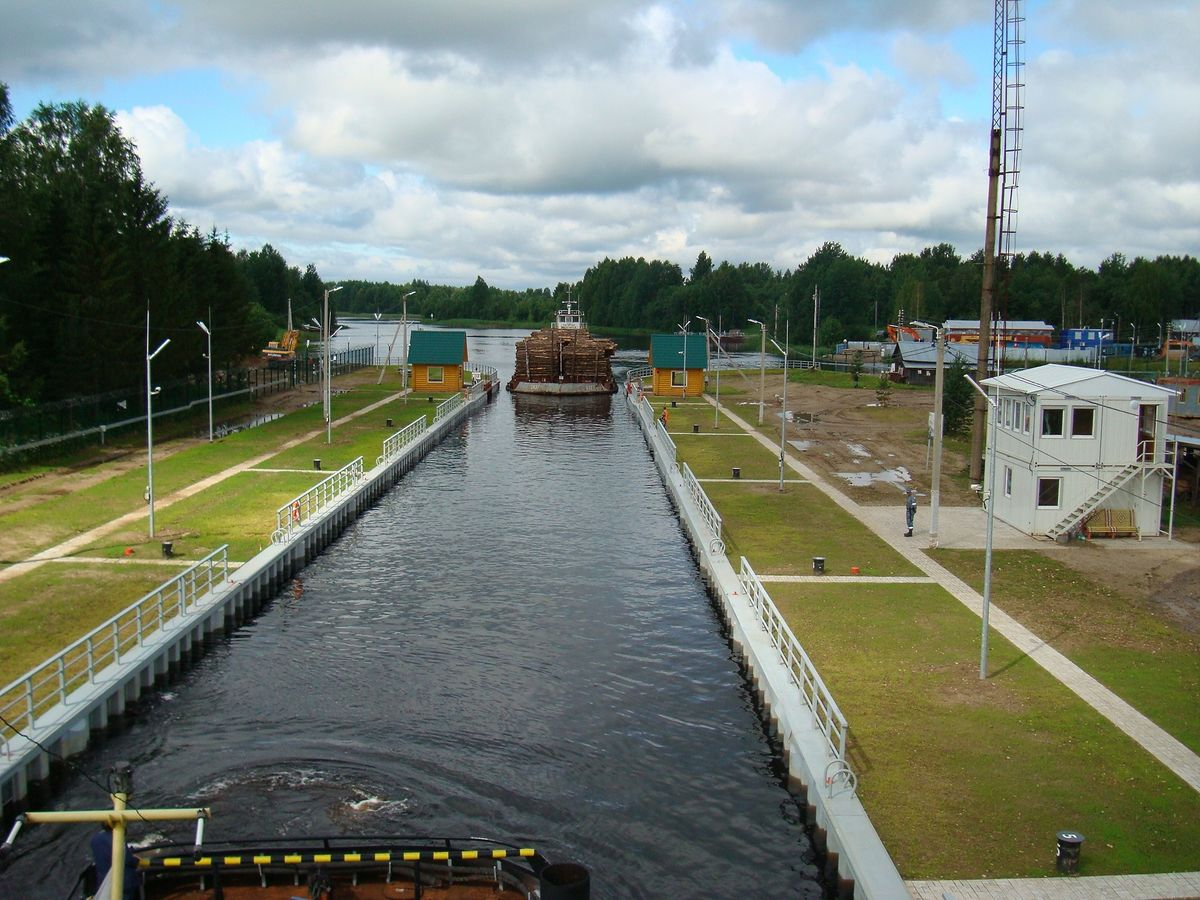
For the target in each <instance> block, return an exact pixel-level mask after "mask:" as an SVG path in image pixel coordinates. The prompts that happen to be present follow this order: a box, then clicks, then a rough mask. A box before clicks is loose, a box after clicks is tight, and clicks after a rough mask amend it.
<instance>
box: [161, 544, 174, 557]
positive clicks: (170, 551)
mask: <svg viewBox="0 0 1200 900" xmlns="http://www.w3.org/2000/svg"><path fill="white" fill-rule="evenodd" d="M162 555H163V559H170V558H171V557H172V556H174V555H175V542H174V541H163V542H162Z"/></svg>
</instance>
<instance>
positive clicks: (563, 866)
mask: <svg viewBox="0 0 1200 900" xmlns="http://www.w3.org/2000/svg"><path fill="white" fill-rule="evenodd" d="M538 888H539V889H540V891H541V895H542V900H588V898H589V897H591V895H592V876H591V873H590V872H588V870H587V867H586V866H581V865H579V863H569V862H568V863H551V864H550V865H548V866H546V868H544V869H542V872H541V874H540V875H539V876H538Z"/></svg>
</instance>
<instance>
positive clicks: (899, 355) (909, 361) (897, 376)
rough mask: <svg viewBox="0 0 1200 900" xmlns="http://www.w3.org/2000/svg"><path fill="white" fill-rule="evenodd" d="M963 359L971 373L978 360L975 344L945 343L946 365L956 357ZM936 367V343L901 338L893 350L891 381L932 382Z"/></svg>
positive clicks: (948, 365)
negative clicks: (902, 339)
mask: <svg viewBox="0 0 1200 900" xmlns="http://www.w3.org/2000/svg"><path fill="white" fill-rule="evenodd" d="M956 359H957V360H962V361H963V362H964V363H966V365H967V366H968V368H969V369H970V371H971V373H972V374H974V373H975V367H976V365H978V363H979V345H978V344H950V343H947V344H946V354H945V357H944V362H945V366H946V368H947V369H949V368H950V367H951V366H952V365H954V361H955V360H956ZM936 369H937V344H930V343H927V342H926V341H900V342H899V343H898V344H896V349H895V350H893V351H892V368H891V371H892V374H893V378H892V380H893V381H903V382H904V383H905V384H933V383H934V380H935V375H936V372H935V370H936Z"/></svg>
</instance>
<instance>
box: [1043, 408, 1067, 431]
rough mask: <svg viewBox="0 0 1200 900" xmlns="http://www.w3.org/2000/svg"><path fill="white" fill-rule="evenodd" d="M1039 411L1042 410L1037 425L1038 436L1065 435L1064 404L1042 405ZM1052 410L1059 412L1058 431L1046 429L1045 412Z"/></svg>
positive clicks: (1065, 414) (1065, 418)
mask: <svg viewBox="0 0 1200 900" xmlns="http://www.w3.org/2000/svg"><path fill="white" fill-rule="evenodd" d="M1041 412H1042V414H1041V416H1040V417H1039V418H1040V422H1039V427H1038V437H1043V438H1060V437H1065V436H1066V434H1067V407H1065V406H1043V407H1042V410H1041ZM1054 412H1056V413H1058V414H1059V421H1058V431H1047V430H1046V413H1054Z"/></svg>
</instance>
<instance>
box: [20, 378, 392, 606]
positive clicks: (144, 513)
mask: <svg viewBox="0 0 1200 900" xmlns="http://www.w3.org/2000/svg"><path fill="white" fill-rule="evenodd" d="M403 396H404V392H403V391H400V392H398V393H395V394H391V395H389V396H387V397H384V398H383V399H382V400H377V401H376V402H374V403H372V404H371V405H370V406H364V407H363V408H362V409H360V410H357V411H356V412H352V413H350V414H349V415H347V416H343V417H342V418H340V419H336V420H335V421H334V423H333V424H334V426H335V427H336V426H337V425H338V424H340V423H345V422H349V421H350V420H351V419H357V418H358V417H359V416H365V415H366V414H367V413H370V412H374V411H375V410H377V409H379V407H381V406H385V405H386V404H388V403H391V402H392V401H393V400H399V399H400V398H401V397H403ZM324 432H325V426H324V425H322V426H321V427H320V428H318V429H315V430H313V431H310V432H308V433H307V434H302V435H300V436H299V437H295V438H292V439H291V440H290V441H286V442H285V443H283V444H281V445H280V446H279V447H276V448H275V449H274V450H272V451H270V452H269V453H263V454H261V455H259V456H256V457H254V458H253V459H248V460H245V461H244V462H240V463H238V464H237V465H236V466H230V467H229V468H228V469H223V470H221V471H220V472H217V473H216V474H214V475H209V476H208V477H207V478H203V479H201V480H200V481H197V482H196V483H194V484H189V485H188V486H187V487H184V488H180V489H179V490H177V491H175V492H174V493H173V494H168V495H167V496H165V497H163V498H161V499H157V498H156V499H155V502H154V510H155V512H157V511H159V510H161V509H165V508H167V507H168V506H172V505H173V504H176V503H178V502H179V501H180V500H186V499H187V498H188V497H191V496H194V495H196V494H198V493H200V492H201V491H203V490H206V489H207V488H210V487H212V486H213V485H214V484H220V483H221V482H222V481H225V480H226V479H229V478H232V477H233V476H234V475H237V474H239V473H241V472H245V471H246V470H247V469H252V468H254V467H255V466H257V465H259V464H260V463H264V462H266V461H267V460H268V459H271V457H273V456H276V455H278V454H280V453H282V452H283V451H285V450H290V449H291V448H293V447H298V446H300V445H301V444H303V443H304V442H305V441H310V440H312V439H313V438H315V437H319V436H320V435H322V434H324ZM303 471H305V472H306V473H309V474H327V473H317V472H316V471H315V470H308V469H305V470H303ZM149 516H150V511H149V510H148V509H137V510H134V511H133V512H128V513H125V515H123V516H118V517H117V518H115V519H113V520H112V521H110V522H105V523H104V524H102V525H97V526H96V527H95V528H90V529H88V530H87V531H85V532H82V533H81V534H77V535H75V536H74V537H72V538H68V539H67V540H65V541H62V542H61V543H58V544H55V545H54V546H53V547H47V548H46V549H45V550H41V551H39V552H37V553H35V554H34V555H33V556H31V557H29V558H28V559H26V560H23V561H21V562H18V563H13V564H12V565H11V566H9V567H8V568H7V569H3V570H0V582H3V581H8V580H9V579H10V578H16V577H17V576H18V575H24V574H25V573H26V572H32V571H33V570H34V569H37V568H39V567H41V566H44V565H45V564H46V563H48V562H57V561H61V560H62V559H63V558H64V557H69V556H71V555H72V554H74V553H77V552H78V551H80V550H82V549H83V548H84V547H87V546H89V545H91V544H92V543H94V542H95V541H97V540H99V539H100V538H102V537H105V536H106V535H109V534H112V533H113V532H114V531H119V530H120V529H122V528H124V527H125V526H126V525H131V524H133V523H134V522H137V521H138V520H139V519H147V518H149Z"/></svg>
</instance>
